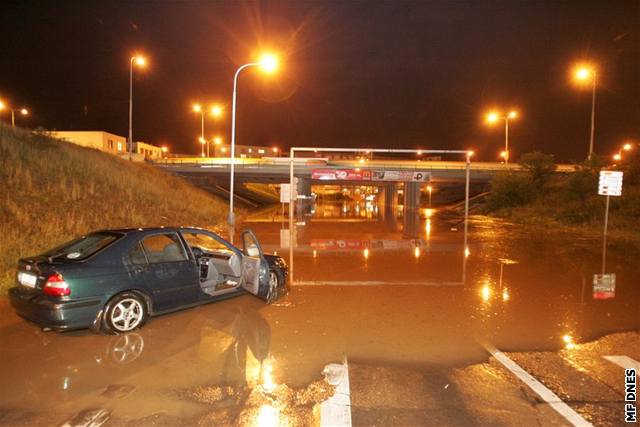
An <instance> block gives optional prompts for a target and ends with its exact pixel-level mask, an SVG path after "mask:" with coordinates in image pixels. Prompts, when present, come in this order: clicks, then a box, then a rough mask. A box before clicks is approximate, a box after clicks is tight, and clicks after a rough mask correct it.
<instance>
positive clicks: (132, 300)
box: [106, 293, 147, 332]
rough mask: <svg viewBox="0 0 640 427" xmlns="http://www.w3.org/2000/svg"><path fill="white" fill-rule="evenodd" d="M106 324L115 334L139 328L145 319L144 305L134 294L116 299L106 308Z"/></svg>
mask: <svg viewBox="0 0 640 427" xmlns="http://www.w3.org/2000/svg"><path fill="white" fill-rule="evenodd" d="M106 316H107V324H108V326H109V327H110V328H111V329H112V330H113V331H115V332H129V331H132V330H134V329H135V328H137V327H139V326H141V325H142V324H143V323H144V321H145V320H146V317H147V310H146V306H145V303H144V302H143V301H142V300H141V299H140V298H139V297H138V296H137V295H135V294H133V293H127V294H122V295H120V296H119V297H116V298H115V299H114V300H113V301H112V302H111V303H110V304H109V307H108V308H107V312H106Z"/></svg>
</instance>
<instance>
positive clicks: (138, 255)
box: [129, 242, 147, 265]
mask: <svg viewBox="0 0 640 427" xmlns="http://www.w3.org/2000/svg"><path fill="white" fill-rule="evenodd" d="M129 261H131V264H135V265H140V264H146V263H147V257H146V255H145V254H144V250H143V249H142V245H141V244H140V242H138V243H136V245H135V246H134V247H133V248H131V251H130V252H129Z"/></svg>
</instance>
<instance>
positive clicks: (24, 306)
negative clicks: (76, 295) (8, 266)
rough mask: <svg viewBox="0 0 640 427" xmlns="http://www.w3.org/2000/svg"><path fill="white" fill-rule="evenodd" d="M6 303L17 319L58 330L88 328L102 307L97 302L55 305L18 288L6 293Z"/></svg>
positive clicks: (93, 300) (99, 302)
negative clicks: (17, 316)
mask: <svg viewBox="0 0 640 427" xmlns="http://www.w3.org/2000/svg"><path fill="white" fill-rule="evenodd" d="M9 300H10V302H11V306H12V307H13V308H14V309H15V311H16V313H17V314H18V315H19V316H20V317H23V318H25V319H27V320H30V321H32V322H34V323H36V324H38V325H40V326H43V327H46V328H51V329H58V330H64V329H80V328H87V327H89V326H90V325H91V322H93V320H94V319H95V317H96V315H97V314H98V311H99V310H100V307H101V300H100V299H99V298H84V299H79V300H78V299H76V300H70V301H56V300H54V299H52V298H48V297H46V296H43V295H34V294H33V292H31V291H30V290H28V289H25V288H23V287H21V286H16V287H13V288H11V289H9Z"/></svg>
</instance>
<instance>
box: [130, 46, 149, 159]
mask: <svg viewBox="0 0 640 427" xmlns="http://www.w3.org/2000/svg"><path fill="white" fill-rule="evenodd" d="M146 62H147V61H146V59H145V58H144V57H143V56H140V55H135V56H132V57H131V59H130V60H129V160H131V157H132V156H133V65H134V63H135V65H137V66H139V67H144V66H145V64H146Z"/></svg>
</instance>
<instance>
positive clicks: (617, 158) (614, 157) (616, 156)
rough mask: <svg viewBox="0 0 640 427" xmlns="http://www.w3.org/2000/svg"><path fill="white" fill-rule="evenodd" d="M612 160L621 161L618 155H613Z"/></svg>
mask: <svg viewBox="0 0 640 427" xmlns="http://www.w3.org/2000/svg"><path fill="white" fill-rule="evenodd" d="M613 160H616V161H619V160H622V156H621V155H620V153H618V154H614V155H613Z"/></svg>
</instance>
